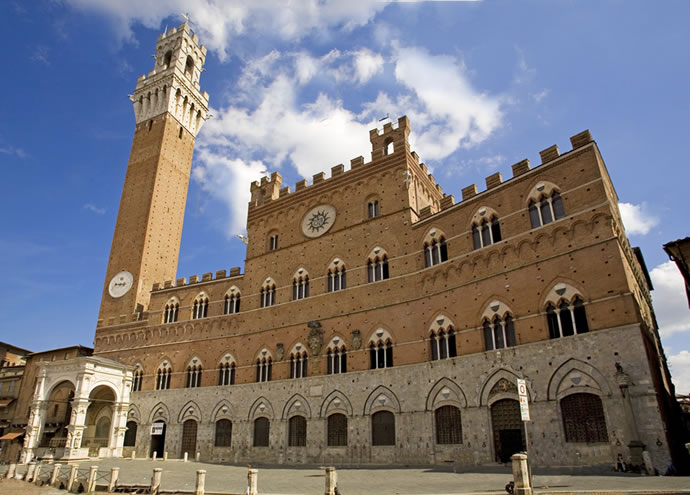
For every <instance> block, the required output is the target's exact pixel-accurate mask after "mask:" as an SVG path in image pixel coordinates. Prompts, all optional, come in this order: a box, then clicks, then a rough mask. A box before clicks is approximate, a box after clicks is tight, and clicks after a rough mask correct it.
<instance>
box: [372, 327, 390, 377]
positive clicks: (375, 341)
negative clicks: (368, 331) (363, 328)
mask: <svg viewBox="0 0 690 495" xmlns="http://www.w3.org/2000/svg"><path fill="white" fill-rule="evenodd" d="M392 366H393V342H392V340H391V337H390V335H389V334H388V332H386V331H385V330H383V329H378V330H377V331H376V332H375V334H374V336H373V337H372V339H371V341H370V342H369V367H370V368H371V369H372V370H377V369H381V368H390V367H392Z"/></svg>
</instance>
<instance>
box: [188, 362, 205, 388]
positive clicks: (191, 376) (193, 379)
mask: <svg viewBox="0 0 690 495" xmlns="http://www.w3.org/2000/svg"><path fill="white" fill-rule="evenodd" d="M194 361H196V360H194ZM201 371H202V370H201V364H200V363H199V364H193V363H190V364H189V365H188V366H187V370H186V372H185V378H186V381H185V387H187V388H197V387H201Z"/></svg>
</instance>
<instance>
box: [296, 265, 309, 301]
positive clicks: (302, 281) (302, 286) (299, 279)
mask: <svg viewBox="0 0 690 495" xmlns="http://www.w3.org/2000/svg"><path fill="white" fill-rule="evenodd" d="M305 297H309V274H308V273H307V271H306V270H305V269H304V268H300V269H299V270H297V273H295V275H294V277H293V278H292V300H293V301H297V300H299V299H304V298H305Z"/></svg>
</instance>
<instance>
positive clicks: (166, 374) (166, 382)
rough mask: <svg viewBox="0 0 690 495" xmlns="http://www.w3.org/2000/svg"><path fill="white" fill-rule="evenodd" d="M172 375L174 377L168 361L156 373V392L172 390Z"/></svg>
mask: <svg viewBox="0 0 690 495" xmlns="http://www.w3.org/2000/svg"><path fill="white" fill-rule="evenodd" d="M170 375H172V368H171V367H170V364H168V362H167V361H166V362H164V363H163V364H161V365H160V366H159V367H158V371H156V390H167V389H169V388H170Z"/></svg>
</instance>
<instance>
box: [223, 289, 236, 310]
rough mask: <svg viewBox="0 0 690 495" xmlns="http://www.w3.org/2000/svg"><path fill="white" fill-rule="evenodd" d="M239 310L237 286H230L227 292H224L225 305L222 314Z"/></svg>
mask: <svg viewBox="0 0 690 495" xmlns="http://www.w3.org/2000/svg"><path fill="white" fill-rule="evenodd" d="M239 312H240V292H239V290H238V289H237V287H232V288H231V289H230V290H229V291H228V292H227V294H225V305H224V307H223V314H226V315H230V314H234V313H239Z"/></svg>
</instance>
